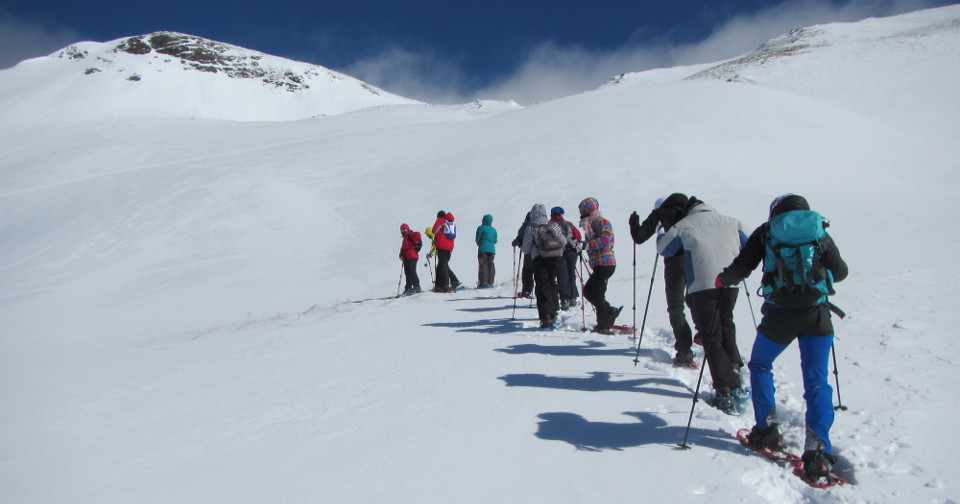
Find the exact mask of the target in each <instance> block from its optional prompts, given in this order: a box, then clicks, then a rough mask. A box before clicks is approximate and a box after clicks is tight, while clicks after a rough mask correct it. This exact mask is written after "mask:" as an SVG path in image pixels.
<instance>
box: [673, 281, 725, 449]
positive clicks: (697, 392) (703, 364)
mask: <svg viewBox="0 0 960 504" xmlns="http://www.w3.org/2000/svg"><path fill="white" fill-rule="evenodd" d="M726 290H727V289H720V299H718V300H717V311H715V312H713V320H711V321H710V332H709V333H707V335H708V336H707V337H708V338H713V337H714V336H715V335H714V334H713V330H714V329H716V326H717V320H718V319H720V303H722V302H723V293H724V291H726ZM707 344H708V343H707V341H704V342H703V362H701V363H700V377H699V378H697V389H696V390H695V391H694V392H693V404H692V405H690V417H689V418H687V430H686V432H684V434H683V442H682V443H679V444H678V445H677V446H679V447H680V449H681V450H689V449H690V446H688V445H687V436H689V435H690V425H691V424H692V423H693V410H694V409H696V407H697V401H698V400H699V396H700V382H702V381H703V370H704V368H706V367H707Z"/></svg>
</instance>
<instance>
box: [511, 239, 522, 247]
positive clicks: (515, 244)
mask: <svg viewBox="0 0 960 504" xmlns="http://www.w3.org/2000/svg"><path fill="white" fill-rule="evenodd" d="M513 246H514V247H519V246H520V239H519V238H514V240H513Z"/></svg>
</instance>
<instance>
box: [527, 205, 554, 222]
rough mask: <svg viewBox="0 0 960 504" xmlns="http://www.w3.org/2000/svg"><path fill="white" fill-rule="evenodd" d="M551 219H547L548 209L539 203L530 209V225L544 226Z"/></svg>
mask: <svg viewBox="0 0 960 504" xmlns="http://www.w3.org/2000/svg"><path fill="white" fill-rule="evenodd" d="M549 220H550V219H549V218H548V217H547V207H546V206H545V205H541V204H540V203H537V204H536V205H533V208H531V209H530V223H531V224H535V225H540V226H542V225H544V224H546V223H547V221H549Z"/></svg>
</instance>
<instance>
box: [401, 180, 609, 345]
mask: <svg viewBox="0 0 960 504" xmlns="http://www.w3.org/2000/svg"><path fill="white" fill-rule="evenodd" d="M579 210H580V228H582V229H583V234H582V235H581V232H580V230H579V229H578V228H577V226H574V225H573V224H572V223H571V222H568V221H566V220H565V219H564V213H565V212H564V209H563V208H562V207H559V206H557V207H553V208H552V209H551V210H550V214H549V215H548V214H547V209H546V206H545V205H542V204H536V205H533V208H531V209H530V212H528V213H527V216H526V218H525V219H524V221H523V223H522V224H521V225H520V228H519V229H518V230H517V237H516V238H515V239H514V240H513V242H512V245H513V246H514V247H515V248H517V247H519V249H520V252H521V254H522V275H521V276H522V278H523V281H522V290H521V292H519V293H516V294H515V295H516V296H519V297H524V298H530V299H533V298H534V297H535V298H536V300H537V311H538V314H539V318H540V327H541V328H550V327H553V326H554V325H555V324H556V323H557V318H558V316H559V312H560V310H568V309H571V308H573V307H576V306H578V302H577V299H578V298H579V293H578V289H577V285H576V281H577V271H576V266H577V261H578V260H579V259H580V258H581V251H583V250H586V252H587V256H588V258H589V265H590V268H591V274H590V278H589V279H588V280H587V282H586V284H585V285H584V287H583V296H584V298H585V299H586V300H587V301H590V303H591V304H593V306H594V308H596V311H597V325H596V327H595V328H594V331H596V332H600V333H603V334H610V327H611V326H612V325H613V323H614V322H615V321H616V318H617V316H618V315H619V314H620V312H621V311H622V310H623V307H622V306H620V307H616V308H614V307H613V306H611V305H610V303H609V302H608V301H607V300H606V291H607V281H608V280H609V279H610V277H611V276H612V275H613V272H614V270H615V269H616V264H617V262H616V258H615V255H614V252H613V246H614V236H613V225H612V224H611V223H610V221H608V220H607V219H605V218H604V217H603V215H602V214H601V213H600V204H599V202H598V201H597V199H596V198H586V199H584V200H583V201H582V202H580V205H579ZM455 222H456V221H455V218H454V216H453V214H452V213H449V212H444V211H442V210H441V211H440V212H438V213H437V220H436V222H434V224H433V226H431V227H428V228H427V229H426V231H425V233H426V234H427V236H428V237H429V238H430V239H431V251H430V252H429V253H428V254H427V265H428V267H429V262H430V259H431V258H432V257H434V256H436V258H437V264H436V277H435V279H434V287H433V289H432V290H433V291H434V292H451V291H454V290H457V289H459V288H461V287H462V283H461V282H460V280H459V279H458V278H457V276H456V275H455V274H454V273H453V272H452V271H451V270H450V255H451V253H452V252H453V248H454V243H455V240H456V237H457V228H456V224H455ZM400 234H401V236H402V238H403V242H402V244H401V246H400V260H401V261H403V265H404V275H405V276H406V285H405V286H404V290H403V294H405V295H411V294H416V293H418V292H421V288H420V278H419V276H418V275H417V272H416V268H417V262H418V260H419V251H420V249H421V247H422V238H421V235H420V233H419V232H416V231H413V230H411V229H410V226H409V225H407V224H401V225H400ZM475 242H476V244H477V247H478V252H477V260H478V279H477V288H480V289H484V288H490V287H493V286H494V278H495V275H496V268H495V266H494V258H495V256H496V248H495V245H496V243H497V230H496V229H495V228H494V227H493V216H492V215H489V214H488V215H484V216H483V221H482V224H481V225H480V226H479V227H477V231H476V237H475ZM431 271H432V270H431ZM431 275H432V273H431ZM533 294H536V295H535V296H534V295H533Z"/></svg>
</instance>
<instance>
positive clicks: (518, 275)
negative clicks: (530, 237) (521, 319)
mask: <svg viewBox="0 0 960 504" xmlns="http://www.w3.org/2000/svg"><path fill="white" fill-rule="evenodd" d="M513 252H514V253H513V269H514V270H516V272H517V274H516V275H515V276H514V277H513V314H512V315H510V320H516V319H517V283H518V282H519V281H520V267H519V266H517V253H516V252H517V247H513ZM520 264H523V252H521V253H520Z"/></svg>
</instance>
